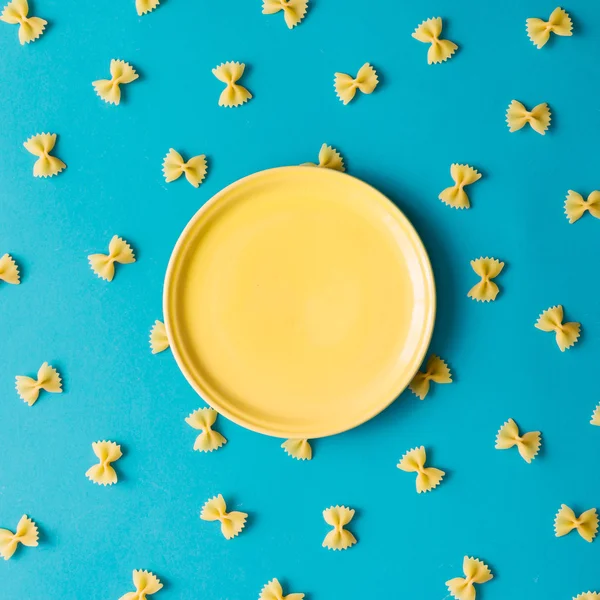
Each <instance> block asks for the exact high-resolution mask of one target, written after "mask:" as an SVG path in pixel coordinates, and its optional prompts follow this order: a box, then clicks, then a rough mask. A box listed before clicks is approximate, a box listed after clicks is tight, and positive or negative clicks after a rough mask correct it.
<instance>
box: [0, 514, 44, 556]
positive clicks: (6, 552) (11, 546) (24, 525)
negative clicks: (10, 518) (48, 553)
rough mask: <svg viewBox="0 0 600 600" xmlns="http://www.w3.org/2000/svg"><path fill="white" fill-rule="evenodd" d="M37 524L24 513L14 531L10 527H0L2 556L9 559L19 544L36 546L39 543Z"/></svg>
mask: <svg viewBox="0 0 600 600" xmlns="http://www.w3.org/2000/svg"><path fill="white" fill-rule="evenodd" d="M38 538H39V533H38V528H37V525H36V524H35V523H34V522H33V521H32V520H31V519H30V518H29V517H28V516H27V515H23V516H22V517H21V518H20V519H19V522H18V523H17V529H16V531H15V532H14V533H13V532H12V531H10V530H9V529H0V556H1V557H2V558H3V559H4V560H8V559H9V558H11V557H12V555H13V554H14V553H15V551H16V550H17V546H18V545H19V544H23V546H29V547H35V546H37V545H38Z"/></svg>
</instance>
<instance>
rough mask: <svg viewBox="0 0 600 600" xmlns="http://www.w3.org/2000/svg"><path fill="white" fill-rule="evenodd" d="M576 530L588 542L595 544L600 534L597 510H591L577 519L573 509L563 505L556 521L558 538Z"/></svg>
mask: <svg viewBox="0 0 600 600" xmlns="http://www.w3.org/2000/svg"><path fill="white" fill-rule="evenodd" d="M574 529H575V530H576V531H577V533H578V534H579V535H580V536H581V537H582V538H583V539H584V540H585V541H586V542H593V541H594V538H595V537H596V533H598V515H597V514H596V509H595V508H590V509H589V510H586V511H585V512H582V513H581V514H580V515H579V517H577V516H576V515H575V513H574V512H573V510H572V509H571V508H569V507H568V506H567V505H566V504H561V506H560V510H559V511H558V512H557V513H556V518H555V519H554V534H555V535H556V537H562V536H563V535H567V534H568V533H571V531H573V530H574Z"/></svg>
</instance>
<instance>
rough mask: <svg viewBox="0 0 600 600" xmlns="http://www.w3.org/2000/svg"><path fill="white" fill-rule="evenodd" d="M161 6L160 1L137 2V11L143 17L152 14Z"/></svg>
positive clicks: (139, 0)
mask: <svg viewBox="0 0 600 600" xmlns="http://www.w3.org/2000/svg"><path fill="white" fill-rule="evenodd" d="M159 4H160V0H135V10H136V11H137V14H138V15H139V16H140V17H141V16H142V15H145V14H146V13H149V12H152V11H153V10H154V9H155V8H156V7H157V6H158V5H159Z"/></svg>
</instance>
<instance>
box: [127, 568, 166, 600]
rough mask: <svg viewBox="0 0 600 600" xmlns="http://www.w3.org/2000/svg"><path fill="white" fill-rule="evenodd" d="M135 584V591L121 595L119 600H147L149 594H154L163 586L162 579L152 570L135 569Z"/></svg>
mask: <svg viewBox="0 0 600 600" xmlns="http://www.w3.org/2000/svg"><path fill="white" fill-rule="evenodd" d="M133 585H134V586H135V592H128V593H127V594H125V595H124V596H121V597H120V598H119V600H146V597H147V596H152V595H153V594H156V592H158V591H160V590H161V589H162V587H163V585H162V583H161V582H160V579H159V578H158V577H157V576H156V575H154V573H151V572H150V571H137V570H136V571H134V572H133Z"/></svg>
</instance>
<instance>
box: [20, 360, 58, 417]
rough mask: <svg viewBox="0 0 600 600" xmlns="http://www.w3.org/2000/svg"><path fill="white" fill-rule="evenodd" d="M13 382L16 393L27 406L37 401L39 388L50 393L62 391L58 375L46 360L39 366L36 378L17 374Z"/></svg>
mask: <svg viewBox="0 0 600 600" xmlns="http://www.w3.org/2000/svg"><path fill="white" fill-rule="evenodd" d="M15 384H16V385H15V387H16V389H17V393H18V394H19V396H20V397H21V399H22V400H23V401H24V402H27V404H29V406H33V405H34V404H35V403H36V402H37V399H38V398H39V396H40V391H41V390H44V391H45V392H48V393H50V394H60V393H61V392H62V382H61V380H60V375H59V374H58V371H57V370H56V369H55V368H54V367H51V366H50V365H49V364H48V363H47V362H45V363H43V364H42V366H41V367H40V368H39V370H38V372H37V378H36V379H33V377H27V376H25V375H17V376H16V377H15Z"/></svg>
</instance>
